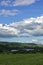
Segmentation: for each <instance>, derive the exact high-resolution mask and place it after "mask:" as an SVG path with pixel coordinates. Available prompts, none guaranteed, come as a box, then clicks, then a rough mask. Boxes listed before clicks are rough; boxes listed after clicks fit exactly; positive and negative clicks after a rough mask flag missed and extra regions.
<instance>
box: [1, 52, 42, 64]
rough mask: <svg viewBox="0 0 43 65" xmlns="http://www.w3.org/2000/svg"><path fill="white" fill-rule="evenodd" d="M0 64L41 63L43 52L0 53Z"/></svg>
mask: <svg viewBox="0 0 43 65" xmlns="http://www.w3.org/2000/svg"><path fill="white" fill-rule="evenodd" d="M0 65H43V54H40V53H37V54H0Z"/></svg>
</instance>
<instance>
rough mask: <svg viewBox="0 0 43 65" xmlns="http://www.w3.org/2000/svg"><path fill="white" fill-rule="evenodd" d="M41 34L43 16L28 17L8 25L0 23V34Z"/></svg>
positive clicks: (42, 33)
mask: <svg viewBox="0 0 43 65" xmlns="http://www.w3.org/2000/svg"><path fill="white" fill-rule="evenodd" d="M1 35H2V36H3V35H5V36H6V37H7V36H43V16H40V17H37V18H32V17H31V18H29V19H26V20H23V21H20V22H15V23H10V24H9V25H7V24H5V25H3V24H0V36H1Z"/></svg>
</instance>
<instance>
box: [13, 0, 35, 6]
mask: <svg viewBox="0 0 43 65" xmlns="http://www.w3.org/2000/svg"><path fill="white" fill-rule="evenodd" d="M35 1H36V0H15V2H14V4H13V5H14V6H18V5H30V4H32V3H35Z"/></svg>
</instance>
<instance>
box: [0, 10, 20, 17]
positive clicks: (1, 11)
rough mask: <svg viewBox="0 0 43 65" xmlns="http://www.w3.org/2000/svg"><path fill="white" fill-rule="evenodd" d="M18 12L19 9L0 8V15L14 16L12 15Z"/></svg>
mask: <svg viewBox="0 0 43 65" xmlns="http://www.w3.org/2000/svg"><path fill="white" fill-rule="evenodd" d="M18 12H19V10H16V9H15V10H5V9H2V10H0V15H4V16H14V15H17V14H18Z"/></svg>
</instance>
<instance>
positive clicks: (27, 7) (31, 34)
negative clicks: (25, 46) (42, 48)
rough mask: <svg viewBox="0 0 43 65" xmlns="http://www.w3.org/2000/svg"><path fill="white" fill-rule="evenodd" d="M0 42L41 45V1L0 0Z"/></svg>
mask: <svg viewBox="0 0 43 65" xmlns="http://www.w3.org/2000/svg"><path fill="white" fill-rule="evenodd" d="M0 41H9V42H17V41H18V42H35V43H43V0H0Z"/></svg>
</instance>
